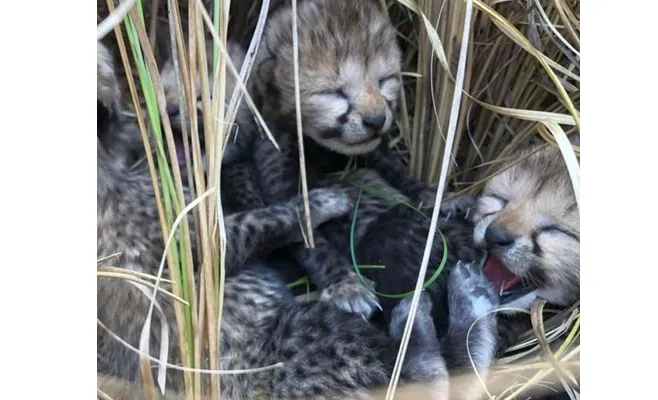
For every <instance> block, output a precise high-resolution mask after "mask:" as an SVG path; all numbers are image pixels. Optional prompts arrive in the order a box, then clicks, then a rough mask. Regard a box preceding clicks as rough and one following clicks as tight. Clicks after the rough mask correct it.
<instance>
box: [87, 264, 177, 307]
mask: <svg viewBox="0 0 658 400" xmlns="http://www.w3.org/2000/svg"><path fill="white" fill-rule="evenodd" d="M96 276H97V277H99V278H114V279H123V280H125V281H130V282H135V283H139V284H140V285H144V286H147V287H150V288H152V289H155V284H154V283H152V282H149V281H145V280H143V279H139V278H137V277H135V276H132V275H130V274H120V273H115V272H100V271H99V272H97V273H96ZM159 291H160V292H162V294H164V295H166V296H167V297H171V298H172V299H174V300H176V301H178V302H180V303H182V304H183V305H186V306H189V305H190V303H188V302H187V301H185V300H184V299H182V298H180V297H178V296H176V295H175V294H173V293H171V292H169V291H166V290H164V289H159Z"/></svg>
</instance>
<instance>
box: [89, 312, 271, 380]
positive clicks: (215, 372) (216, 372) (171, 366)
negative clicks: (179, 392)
mask: <svg viewBox="0 0 658 400" xmlns="http://www.w3.org/2000/svg"><path fill="white" fill-rule="evenodd" d="M96 324H97V325H98V326H99V327H100V328H101V329H103V330H104V331H105V332H107V333H108V335H110V336H111V337H112V338H113V339H114V340H116V341H118V342H119V343H121V344H122V345H124V346H125V347H126V348H127V349H129V350H130V351H132V352H134V353H136V354H138V355H139V356H140V357H144V358H146V359H147V360H149V361H150V362H153V363H155V364H157V365H162V364H161V361H160V360H159V359H157V358H155V357H153V356H151V355H150V354H148V353H142V352H141V351H140V350H139V349H138V348H136V347H134V346H132V345H131V344H130V343H128V342H126V341H125V340H123V339H122V338H121V337H120V336H119V335H117V334H116V333H115V332H112V330H110V329H109V328H108V327H107V325H105V324H104V323H103V322H101V321H100V320H98V319H97V320H96ZM283 365H284V364H283V363H276V364H272V365H267V366H265V367H258V368H250V369H234V370H212V369H201V368H188V367H184V366H181V365H176V364H170V363H166V364H164V365H163V366H164V367H167V368H168V369H175V370H177V371H183V372H198V373H201V374H208V375H238V374H251V373H255V372H262V371H267V370H270V369H274V368H281V367H283Z"/></svg>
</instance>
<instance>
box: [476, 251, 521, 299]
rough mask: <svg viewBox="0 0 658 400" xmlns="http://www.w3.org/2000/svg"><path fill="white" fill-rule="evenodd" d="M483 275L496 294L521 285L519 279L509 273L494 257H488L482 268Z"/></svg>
mask: <svg viewBox="0 0 658 400" xmlns="http://www.w3.org/2000/svg"><path fill="white" fill-rule="evenodd" d="M484 273H485V274H486V275H487V278H489V280H490V281H491V283H493V285H494V287H495V288H496V291H497V292H498V293H503V292H505V291H506V290H509V289H512V288H514V287H515V286H517V285H518V284H520V283H521V278H519V277H518V276H516V275H514V274H512V273H511V272H509V270H508V269H507V268H505V266H503V264H502V263H501V262H500V260H498V259H497V258H496V257H493V256H490V257H489V259H488V260H487V264H486V265H485V266H484Z"/></svg>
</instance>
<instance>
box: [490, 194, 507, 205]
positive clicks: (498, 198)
mask: <svg viewBox="0 0 658 400" xmlns="http://www.w3.org/2000/svg"><path fill="white" fill-rule="evenodd" d="M485 197H491V198H492V199H496V200H498V201H499V202H500V203H501V204H502V208H505V207H507V204H508V203H509V200H507V199H506V198H503V197H500V196H498V195H495V194H485Z"/></svg>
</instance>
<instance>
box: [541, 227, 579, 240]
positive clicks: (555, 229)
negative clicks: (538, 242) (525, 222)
mask: <svg viewBox="0 0 658 400" xmlns="http://www.w3.org/2000/svg"><path fill="white" fill-rule="evenodd" d="M542 233H554V234H560V235H565V236H568V237H570V238H572V239H573V240H576V241H578V242H580V236H579V235H576V234H575V233H573V232H571V231H569V230H567V229H563V228H560V227H559V226H555V225H549V226H545V227H543V228H540V229H538V230H537V232H536V234H537V235H539V234H542Z"/></svg>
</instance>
